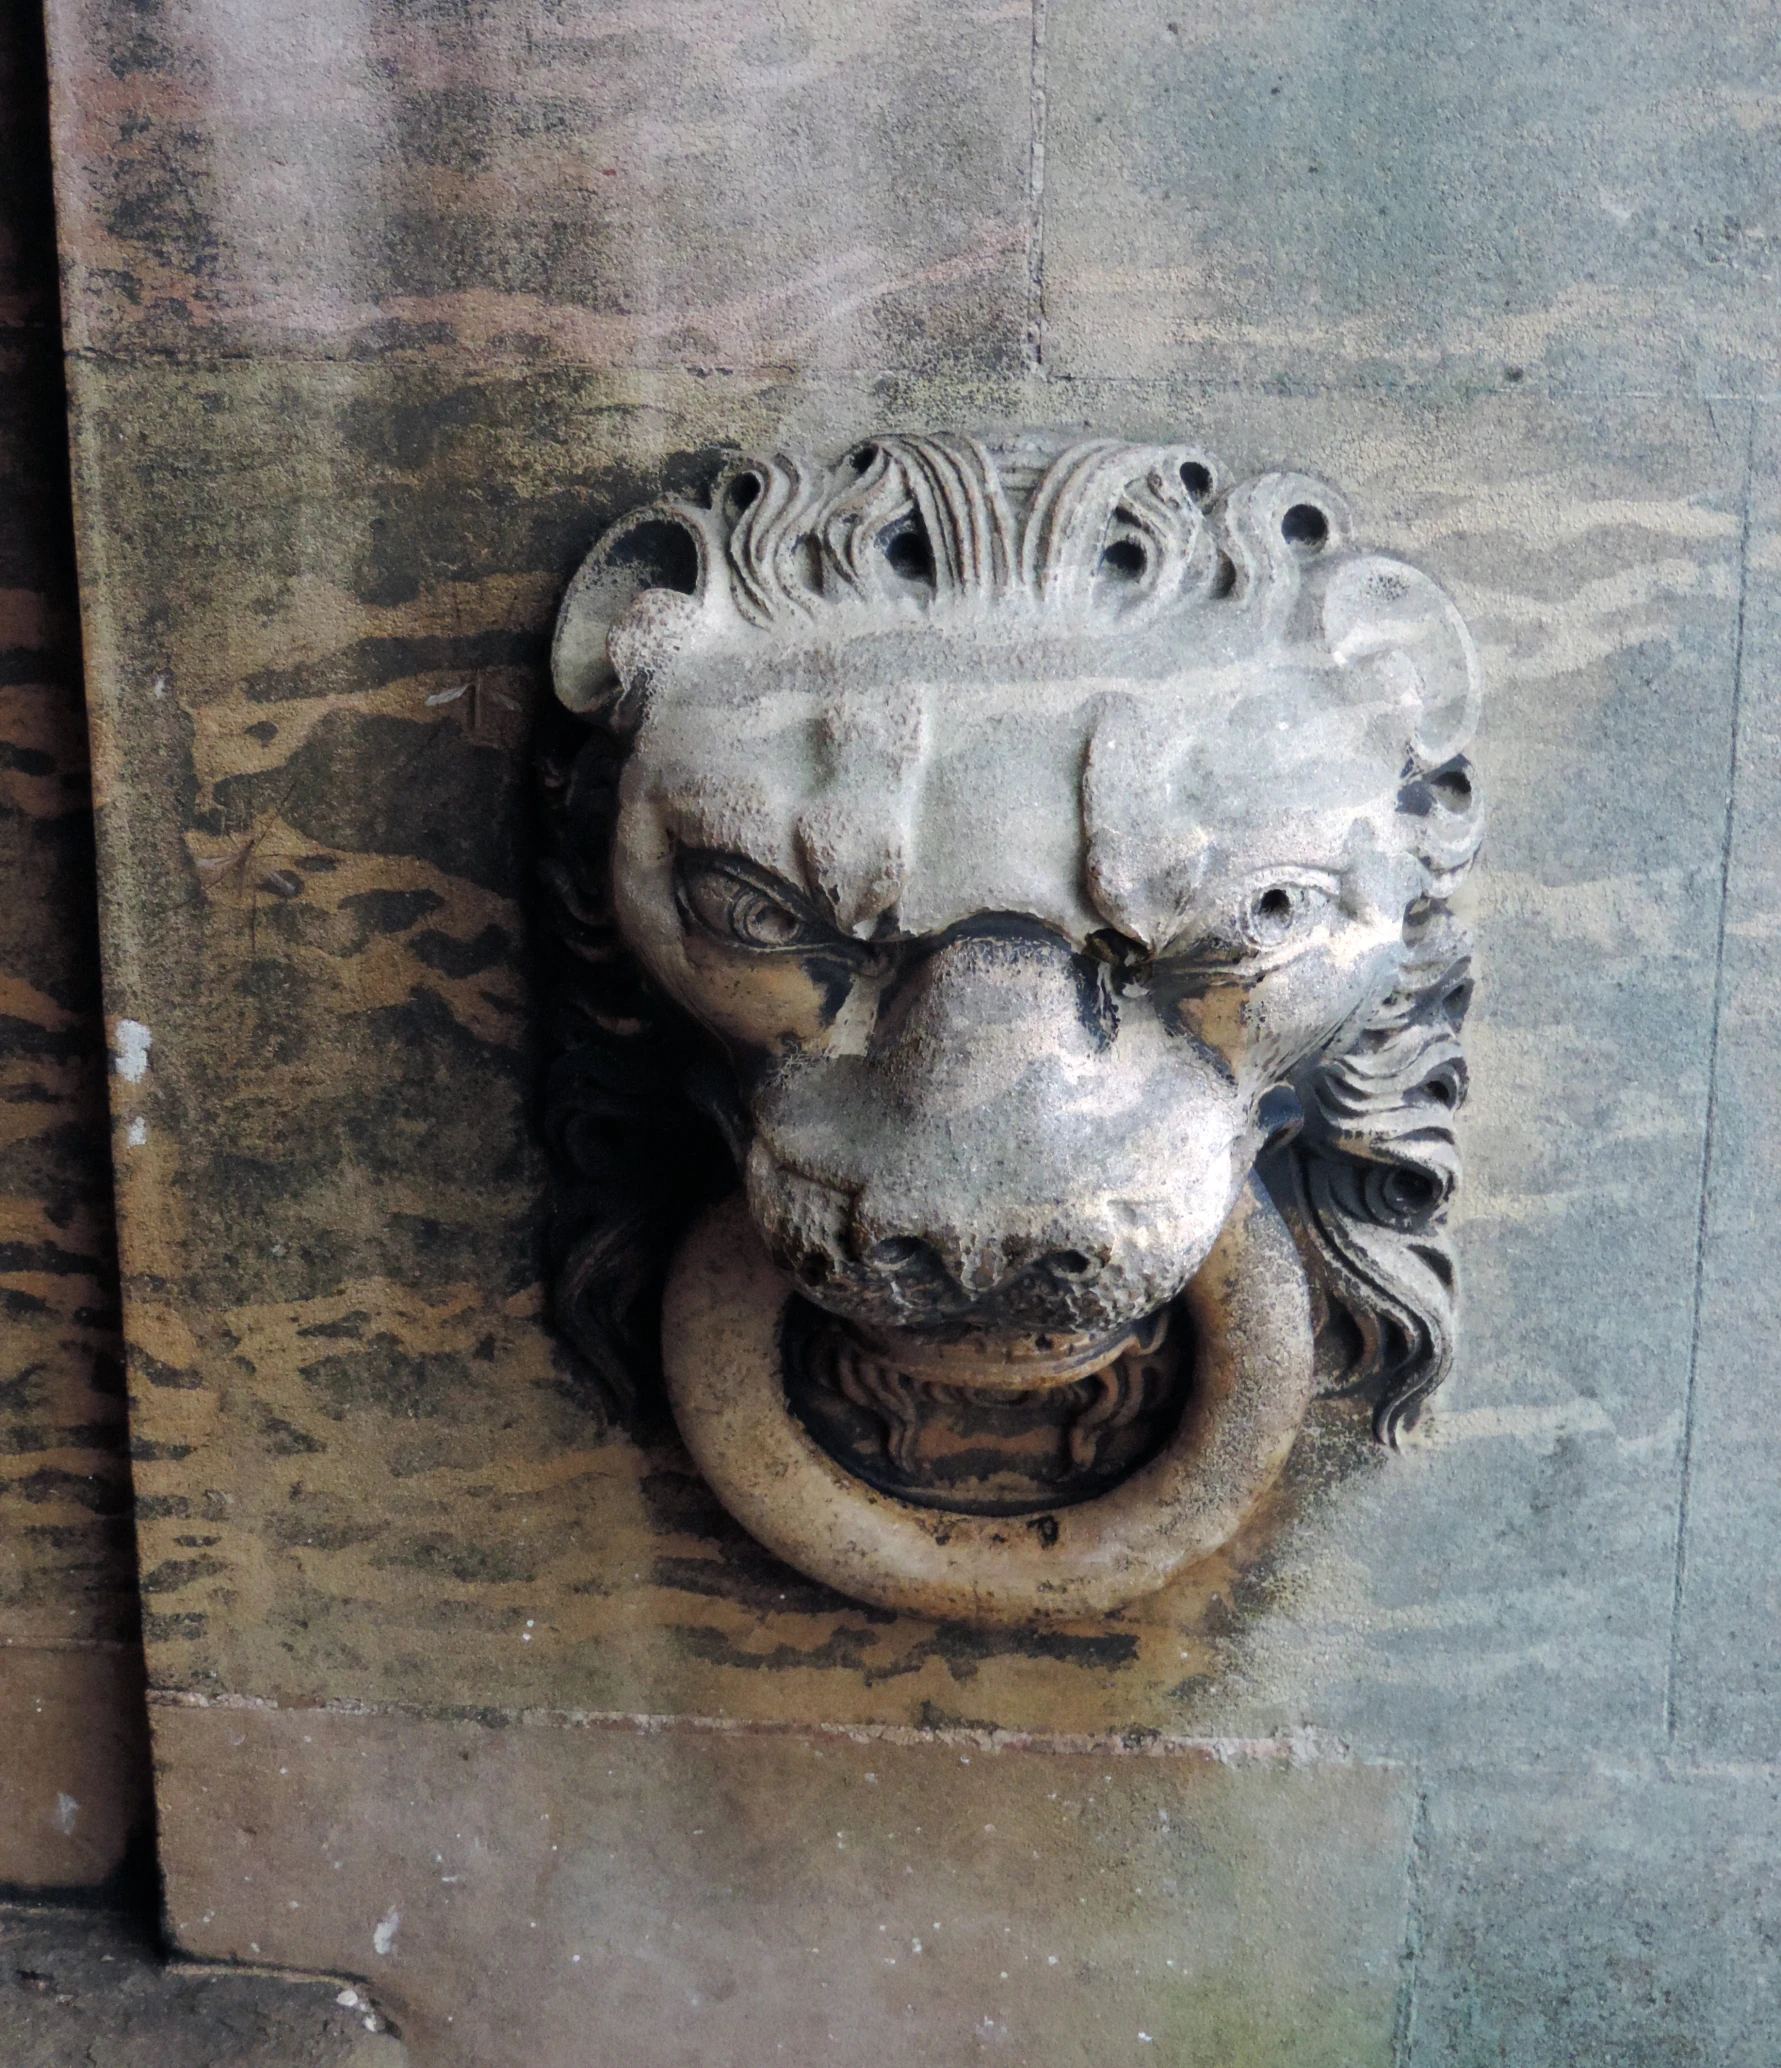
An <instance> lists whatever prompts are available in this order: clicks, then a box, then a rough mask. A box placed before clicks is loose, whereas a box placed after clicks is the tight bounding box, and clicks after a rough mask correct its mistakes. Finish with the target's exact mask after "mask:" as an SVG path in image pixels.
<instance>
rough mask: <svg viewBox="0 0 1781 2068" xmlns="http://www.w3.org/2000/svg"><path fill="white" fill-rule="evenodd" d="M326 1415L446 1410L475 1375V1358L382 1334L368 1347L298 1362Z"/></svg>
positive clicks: (406, 1415)
mask: <svg viewBox="0 0 1781 2068" xmlns="http://www.w3.org/2000/svg"><path fill="white" fill-rule="evenodd" d="M297 1376H298V1377H299V1378H300V1379H301V1380H302V1381H303V1383H304V1384H305V1385H306V1386H308V1387H309V1388H310V1389H311V1390H312V1391H313V1392H314V1393H315V1394H316V1396H317V1400H318V1403H319V1405H320V1407H321V1411H322V1413H323V1414H325V1415H327V1416H329V1417H330V1418H331V1419H333V1420H334V1421H344V1420H345V1419H346V1417H347V1416H348V1415H349V1414H364V1413H367V1412H369V1413H373V1414H385V1415H397V1416H401V1417H402V1418H403V1419H405V1420H410V1421H413V1420H420V1419H424V1418H426V1417H428V1416H432V1415H437V1414H439V1413H441V1412H443V1410H444V1407H445V1404H446V1400H447V1399H448V1398H449V1396H450V1395H451V1394H452V1393H453V1391H455V1390H456V1389H457V1388H459V1387H461V1386H462V1385H463V1384H464V1382H465V1381H466V1380H467V1379H468V1378H469V1376H470V1365H469V1360H468V1359H467V1358H465V1357H463V1356H461V1355H460V1354H459V1353H458V1352H457V1351H455V1350H433V1351H414V1350H408V1349H405V1348H404V1347H403V1345H402V1344H401V1343H400V1342H399V1341H398V1340H397V1338H396V1337H394V1336H392V1335H388V1334H384V1333H381V1332H380V1333H379V1334H377V1335H374V1336H372V1337H370V1338H369V1339H368V1340H367V1342H366V1343H365V1345H364V1347H363V1348H362V1349H358V1350H351V1351H342V1352H337V1353H336V1354H335V1355H333V1356H331V1357H321V1358H317V1360H316V1361H315V1363H313V1364H303V1365H299V1366H298V1367H297Z"/></svg>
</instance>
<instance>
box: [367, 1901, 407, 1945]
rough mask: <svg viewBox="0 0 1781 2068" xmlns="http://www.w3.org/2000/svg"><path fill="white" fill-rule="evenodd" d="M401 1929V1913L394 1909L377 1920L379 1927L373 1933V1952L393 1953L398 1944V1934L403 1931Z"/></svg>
mask: <svg viewBox="0 0 1781 2068" xmlns="http://www.w3.org/2000/svg"><path fill="white" fill-rule="evenodd" d="M401 1928H402V1913H401V1911H400V1910H394V1909H392V1910H389V1911H387V1912H386V1913H385V1914H384V1915H383V1916H382V1917H380V1918H379V1919H378V1920H377V1925H376V1927H375V1929H374V1930H373V1931H372V1934H371V1950H372V1952H373V1953H384V1954H387V1953H390V1952H393V1951H394V1949H395V1944H396V1934H397V1932H398V1931H400V1930H401Z"/></svg>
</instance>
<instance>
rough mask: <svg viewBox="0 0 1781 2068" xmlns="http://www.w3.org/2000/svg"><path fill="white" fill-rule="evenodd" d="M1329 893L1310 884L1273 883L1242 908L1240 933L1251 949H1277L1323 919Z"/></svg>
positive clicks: (1259, 891) (1328, 900) (1257, 893)
mask: <svg viewBox="0 0 1781 2068" xmlns="http://www.w3.org/2000/svg"><path fill="white" fill-rule="evenodd" d="M1329 902H1330V895H1329V892H1328V891H1326V890H1323V889H1321V888H1319V887H1318V886H1317V885H1316V884H1311V883H1270V884H1268V885H1266V886H1265V887H1264V888H1262V889H1260V890H1258V891H1256V892H1255V893H1254V894H1253V895H1252V896H1251V897H1250V898H1249V900H1248V902H1247V903H1246V904H1245V906H1244V908H1243V914H1242V917H1241V919H1240V920H1239V922H1238V924H1239V930H1240V931H1241V933H1242V935H1243V939H1244V941H1245V942H1246V943H1247V944H1248V945H1249V946H1250V947H1252V948H1277V947H1279V946H1281V944H1282V943H1283V942H1286V941H1289V940H1291V939H1292V938H1293V936H1294V935H1295V934H1299V933H1303V932H1304V931H1305V930H1306V929H1307V928H1309V927H1310V926H1311V925H1313V924H1314V923H1315V922H1316V920H1317V919H1318V918H1319V917H1320V916H1321V915H1322V913H1323V911H1324V910H1325V908H1326V907H1327V906H1328V904H1329Z"/></svg>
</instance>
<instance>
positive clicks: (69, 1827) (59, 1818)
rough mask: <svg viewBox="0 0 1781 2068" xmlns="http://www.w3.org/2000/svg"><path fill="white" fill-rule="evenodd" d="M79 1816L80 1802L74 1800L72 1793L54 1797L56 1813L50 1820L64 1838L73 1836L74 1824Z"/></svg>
mask: <svg viewBox="0 0 1781 2068" xmlns="http://www.w3.org/2000/svg"><path fill="white" fill-rule="evenodd" d="M79 1816H80V1804H79V1803H78V1802H76V1801H75V1799H74V1797H73V1796H72V1795H58V1796H57V1797H56V1814H55V1816H54V1818H53V1819H52V1821H53V1822H54V1824H55V1827H56V1829H57V1830H58V1831H59V1832H61V1834H62V1836H63V1837H64V1838H72V1837H73V1836H74V1826H75V1823H76V1820H77V1819H78V1818H79Z"/></svg>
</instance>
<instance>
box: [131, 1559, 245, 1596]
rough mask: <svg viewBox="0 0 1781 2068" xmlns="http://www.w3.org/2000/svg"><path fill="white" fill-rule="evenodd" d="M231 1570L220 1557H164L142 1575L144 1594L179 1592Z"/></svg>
mask: <svg viewBox="0 0 1781 2068" xmlns="http://www.w3.org/2000/svg"><path fill="white" fill-rule="evenodd" d="M228 1570H229V1567H228V1565H227V1563H226V1562H225V1561H224V1560H223V1559H220V1558H164V1559H163V1560H162V1561H161V1563H160V1564H159V1565H157V1566H155V1567H153V1568H152V1569H151V1570H150V1571H148V1572H145V1573H144V1574H143V1576H142V1582H141V1585H142V1591H143V1593H144V1594H177V1593H178V1592H179V1590H180V1589H181V1588H182V1587H190V1586H193V1585H195V1584H196V1582H198V1581H199V1580H214V1579H215V1578H216V1577H217V1575H218V1574H219V1573H226V1572H227V1571H228Z"/></svg>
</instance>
